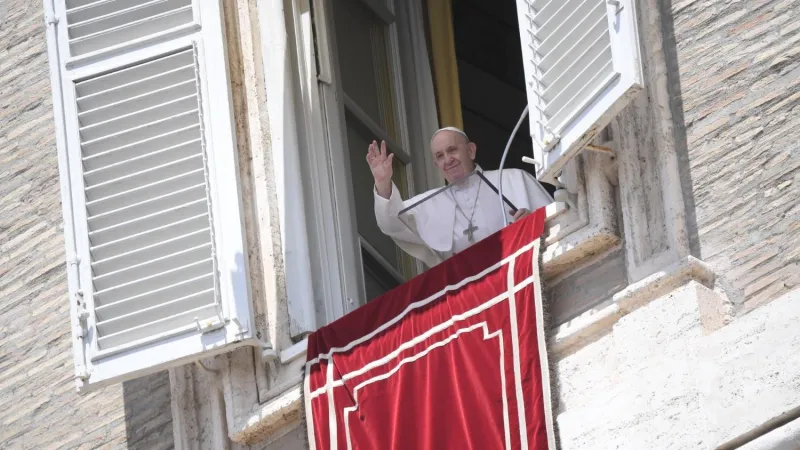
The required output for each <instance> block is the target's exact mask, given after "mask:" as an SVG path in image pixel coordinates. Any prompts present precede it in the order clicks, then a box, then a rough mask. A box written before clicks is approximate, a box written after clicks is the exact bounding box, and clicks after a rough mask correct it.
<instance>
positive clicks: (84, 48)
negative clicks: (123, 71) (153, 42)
mask: <svg viewBox="0 0 800 450" xmlns="http://www.w3.org/2000/svg"><path fill="white" fill-rule="evenodd" d="M192 20H193V15H192V6H191V5H187V6H182V7H179V8H175V9H173V10H171V11H168V12H165V13H161V14H156V15H153V16H150V17H146V18H144V19H139V20H135V21H132V22H126V23H123V24H121V25H117V26H114V27H112V28H108V29H105V30H102V31H98V32H96V33H92V34H89V35H86V36H82V37H78V38H73V39H70V41H69V47H70V52H71V54H72V55H73V56H79V55H83V54H86V53H91V52H93V51H97V50H102V49H105V48H108V47H113V46H115V45H119V44H125V43H128V42H130V41H133V40H135V39H139V38H143V37H146V36H150V35H153V34H157V33H159V32H163V31H167V30H169V29H171V28H175V27H178V26H180V25H185V24H189V23H192Z"/></svg>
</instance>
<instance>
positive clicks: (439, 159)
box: [431, 130, 478, 183]
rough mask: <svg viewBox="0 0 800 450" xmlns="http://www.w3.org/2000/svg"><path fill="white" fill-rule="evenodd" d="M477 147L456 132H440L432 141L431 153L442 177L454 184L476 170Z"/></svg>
mask: <svg viewBox="0 0 800 450" xmlns="http://www.w3.org/2000/svg"><path fill="white" fill-rule="evenodd" d="M477 150H478V149H477V147H476V146H475V144H473V143H472V142H469V141H467V138H465V137H464V136H463V135H461V134H459V133H456V132H455V131H449V130H445V131H442V132H439V134H437V135H436V136H434V137H433V141H431V153H432V154H433V161H434V162H435V163H436V167H438V168H439V171H440V172H441V173H442V176H444V178H445V179H446V180H447V181H448V182H449V183H453V182H456V181H458V180H460V179H461V178H464V177H465V176H467V175H469V174H470V173H472V171H473V170H474V169H475V153H476V152H477Z"/></svg>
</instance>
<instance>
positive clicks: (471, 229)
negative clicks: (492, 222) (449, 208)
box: [464, 221, 478, 243]
mask: <svg viewBox="0 0 800 450" xmlns="http://www.w3.org/2000/svg"><path fill="white" fill-rule="evenodd" d="M477 229H478V227H476V226H475V225H472V221H470V222H469V226H467V229H466V230H464V236H466V237H467V240H468V241H470V242H471V243H474V242H475V236H474V235H473V233H475V230H477Z"/></svg>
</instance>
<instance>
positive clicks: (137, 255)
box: [92, 224, 210, 279]
mask: <svg viewBox="0 0 800 450" xmlns="http://www.w3.org/2000/svg"><path fill="white" fill-rule="evenodd" d="M206 225H208V224H206ZM187 231H188V230H187ZM207 231H209V229H208V226H206V227H204V228H200V229H199V230H194V231H189V232H186V233H183V234H179V235H178V236H176V237H172V238H164V239H159V240H158V241H157V242H155V243H153V244H150V245H147V246H145V247H141V248H130V249H128V251H126V252H124V253H120V254H117V255H114V256H111V257H110V258H107V259H102V260H99V261H93V262H92V270H93V271H94V275H95V279H99V278H101V277H103V276H105V275H108V274H111V273H113V272H116V271H118V270H123V269H128V268H131V267H134V266H136V265H139V264H145V263H148V262H155V261H157V260H159V259H160V258H163V257H165V256H169V255H172V254H176V253H179V252H180V251H181V250H184V249H193V248H195V247H199V246H202V245H205V244H208V243H210V239H209V238H208V233H206V232H207ZM209 252H210V250H209Z"/></svg>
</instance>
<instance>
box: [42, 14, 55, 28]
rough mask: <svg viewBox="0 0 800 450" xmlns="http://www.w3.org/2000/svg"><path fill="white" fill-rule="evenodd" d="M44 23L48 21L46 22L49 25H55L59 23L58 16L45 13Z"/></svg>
mask: <svg viewBox="0 0 800 450" xmlns="http://www.w3.org/2000/svg"><path fill="white" fill-rule="evenodd" d="M44 23H46V24H47V26H55V25H58V16H50V15H45V17H44Z"/></svg>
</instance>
